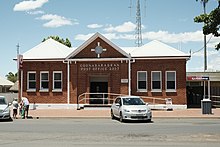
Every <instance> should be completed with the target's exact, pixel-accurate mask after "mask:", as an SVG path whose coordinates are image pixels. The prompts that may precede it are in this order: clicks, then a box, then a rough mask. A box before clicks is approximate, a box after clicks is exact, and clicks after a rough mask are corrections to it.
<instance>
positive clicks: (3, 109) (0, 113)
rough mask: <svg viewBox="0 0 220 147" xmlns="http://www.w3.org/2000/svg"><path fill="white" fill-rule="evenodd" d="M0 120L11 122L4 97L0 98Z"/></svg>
mask: <svg viewBox="0 0 220 147" xmlns="http://www.w3.org/2000/svg"><path fill="white" fill-rule="evenodd" d="M0 119H4V120H11V115H10V108H9V105H8V103H7V101H6V98H5V97H4V96H0Z"/></svg>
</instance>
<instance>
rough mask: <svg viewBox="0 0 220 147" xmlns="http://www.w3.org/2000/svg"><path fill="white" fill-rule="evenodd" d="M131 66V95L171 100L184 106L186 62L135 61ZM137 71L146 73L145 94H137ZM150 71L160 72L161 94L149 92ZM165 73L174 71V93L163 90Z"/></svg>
mask: <svg viewBox="0 0 220 147" xmlns="http://www.w3.org/2000/svg"><path fill="white" fill-rule="evenodd" d="M131 66H132V75H131V76H132V88H131V89H132V95H141V96H149V97H158V98H172V100H173V103H174V104H186V89H185V88H186V60H180V59H179V60H158V59H157V60H136V62H135V63H132V65H131ZM137 71H147V81H148V84H147V85H148V87H147V88H148V90H147V92H137ZM151 71H161V72H162V92H151ZM166 71H176V92H166V90H165V88H166V86H165V84H166V83H165V82H166V81H165V79H166V78H165V74H166Z"/></svg>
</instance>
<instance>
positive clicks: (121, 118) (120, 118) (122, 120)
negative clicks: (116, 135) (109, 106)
mask: <svg viewBox="0 0 220 147" xmlns="http://www.w3.org/2000/svg"><path fill="white" fill-rule="evenodd" d="M119 121H120V122H124V119H123V116H122V112H120V117H119Z"/></svg>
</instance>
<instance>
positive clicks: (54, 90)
mask: <svg viewBox="0 0 220 147" xmlns="http://www.w3.org/2000/svg"><path fill="white" fill-rule="evenodd" d="M55 73H60V74H61V88H60V89H55V88H54V86H55V84H54V82H55V80H54V74H55ZM62 89H63V72H62V71H53V90H52V92H60V91H61V92H62Z"/></svg>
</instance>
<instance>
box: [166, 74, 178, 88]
mask: <svg viewBox="0 0 220 147" xmlns="http://www.w3.org/2000/svg"><path fill="white" fill-rule="evenodd" d="M167 73H175V89H167V82H168V77H167ZM166 92H176V71H166Z"/></svg>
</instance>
